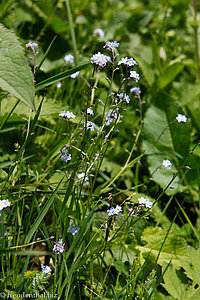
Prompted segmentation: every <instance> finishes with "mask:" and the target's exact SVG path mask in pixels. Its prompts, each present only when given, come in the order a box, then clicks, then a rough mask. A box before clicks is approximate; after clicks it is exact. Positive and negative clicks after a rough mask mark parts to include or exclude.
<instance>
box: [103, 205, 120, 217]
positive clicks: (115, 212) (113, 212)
mask: <svg viewBox="0 0 200 300" xmlns="http://www.w3.org/2000/svg"><path fill="white" fill-rule="evenodd" d="M119 212H122V207H121V206H119V205H117V206H116V207H115V208H113V207H111V208H110V209H108V210H107V213H108V216H109V217H111V216H114V215H118V214H119Z"/></svg>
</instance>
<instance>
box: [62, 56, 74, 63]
mask: <svg viewBox="0 0 200 300" xmlns="http://www.w3.org/2000/svg"><path fill="white" fill-rule="evenodd" d="M64 60H65V61H66V62H69V63H70V64H73V62H74V57H73V55H71V54H67V55H65V57H64Z"/></svg>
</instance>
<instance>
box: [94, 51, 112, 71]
mask: <svg viewBox="0 0 200 300" xmlns="http://www.w3.org/2000/svg"><path fill="white" fill-rule="evenodd" d="M90 61H91V63H92V64H96V65H98V66H100V67H102V68H104V67H105V66H106V64H107V63H108V62H111V58H110V56H107V55H104V54H102V53H101V52H98V53H97V54H94V55H93V56H92V57H91V58H90Z"/></svg>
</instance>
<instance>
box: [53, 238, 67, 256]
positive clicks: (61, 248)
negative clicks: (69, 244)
mask: <svg viewBox="0 0 200 300" xmlns="http://www.w3.org/2000/svg"><path fill="white" fill-rule="evenodd" d="M64 246H65V243H63V242H62V239H59V241H58V242H57V243H56V244H55V245H54V246H53V251H54V252H56V254H60V253H63V252H64Z"/></svg>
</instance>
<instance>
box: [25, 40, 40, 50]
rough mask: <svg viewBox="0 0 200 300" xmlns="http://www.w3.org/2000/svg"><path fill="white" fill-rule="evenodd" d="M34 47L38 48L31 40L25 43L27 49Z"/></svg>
mask: <svg viewBox="0 0 200 300" xmlns="http://www.w3.org/2000/svg"><path fill="white" fill-rule="evenodd" d="M35 48H38V44H36V43H32V42H29V43H28V44H26V49H27V50H35Z"/></svg>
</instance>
